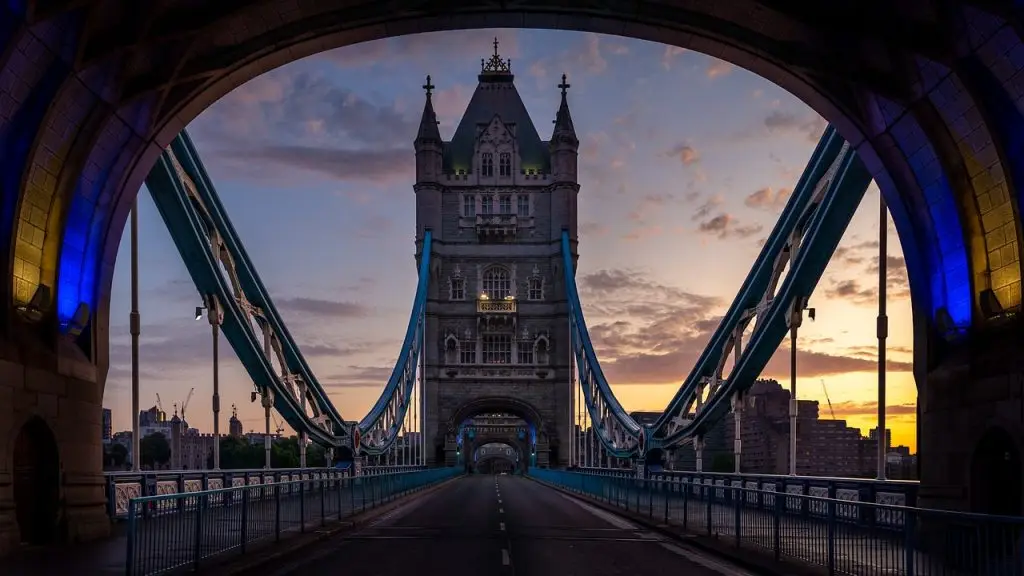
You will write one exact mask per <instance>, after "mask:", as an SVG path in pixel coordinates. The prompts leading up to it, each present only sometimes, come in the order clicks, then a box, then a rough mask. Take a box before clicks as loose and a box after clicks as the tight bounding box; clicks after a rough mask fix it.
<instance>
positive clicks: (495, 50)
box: [494, 36, 498, 56]
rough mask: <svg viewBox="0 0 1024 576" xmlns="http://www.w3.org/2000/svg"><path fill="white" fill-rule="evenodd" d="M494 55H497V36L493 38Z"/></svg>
mask: <svg viewBox="0 0 1024 576" xmlns="http://www.w3.org/2000/svg"><path fill="white" fill-rule="evenodd" d="M494 55H495V56H497V55H498V37H497V36H495V37H494Z"/></svg>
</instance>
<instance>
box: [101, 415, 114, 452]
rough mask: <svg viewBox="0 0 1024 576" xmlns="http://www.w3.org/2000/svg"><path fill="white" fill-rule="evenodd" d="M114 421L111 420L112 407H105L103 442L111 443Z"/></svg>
mask: <svg viewBox="0 0 1024 576" xmlns="http://www.w3.org/2000/svg"><path fill="white" fill-rule="evenodd" d="M112 426H113V423H112V422H111V413H110V408H104V409H103V443H104V444H110V439H111V429H112Z"/></svg>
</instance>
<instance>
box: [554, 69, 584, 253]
mask: <svg viewBox="0 0 1024 576" xmlns="http://www.w3.org/2000/svg"><path fill="white" fill-rule="evenodd" d="M558 87H559V88H560V89H561V90H562V102H561V104H560V105H559V106H558V112H557V113H556V114H555V129H554V131H553V132H552V133H551V140H550V141H549V142H548V149H549V150H550V153H551V179H552V183H551V239H552V240H555V239H557V238H561V236H562V230H563V229H565V228H567V229H568V230H569V236H570V237H571V238H573V239H574V240H575V239H576V228H577V222H576V218H577V216H576V196H577V194H578V193H579V190H580V186H579V184H578V181H577V179H576V177H577V169H576V166H577V156H578V154H579V148H580V140H579V138H577V137H576V128H575V127H574V126H573V124H572V115H571V114H570V113H569V101H568V91H569V83H568V82H567V81H566V76H565V74H562V83H561V84H559V85H558ZM574 250H575V248H574Z"/></svg>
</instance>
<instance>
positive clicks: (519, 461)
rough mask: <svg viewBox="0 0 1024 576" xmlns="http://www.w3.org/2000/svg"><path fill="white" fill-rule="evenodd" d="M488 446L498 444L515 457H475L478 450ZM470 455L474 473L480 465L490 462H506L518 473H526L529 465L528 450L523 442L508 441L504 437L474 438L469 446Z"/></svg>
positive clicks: (488, 455)
mask: <svg viewBox="0 0 1024 576" xmlns="http://www.w3.org/2000/svg"><path fill="white" fill-rule="evenodd" d="M488 444H500V445H503V446H507V447H508V448H511V449H512V451H513V452H515V455H514V456H512V457H509V456H506V455H504V454H487V455H484V456H483V457H481V458H477V457H476V451H477V450H479V449H480V448H482V447H484V446H487V445H488ZM470 449H471V450H472V454H473V456H474V458H473V462H472V467H473V469H474V470H475V471H479V470H480V468H481V467H482V465H483V464H484V463H486V462H488V461H490V460H506V461H508V462H510V463H511V464H512V468H513V469H518V470H520V471H526V470H527V469H528V468H529V463H530V457H529V456H530V448H529V446H527V445H526V444H525V443H524V442H522V441H520V440H518V439H515V440H509V439H508V438H506V437H500V436H487V437H484V438H479V439H477V438H474V440H473V443H472V445H471V448H470Z"/></svg>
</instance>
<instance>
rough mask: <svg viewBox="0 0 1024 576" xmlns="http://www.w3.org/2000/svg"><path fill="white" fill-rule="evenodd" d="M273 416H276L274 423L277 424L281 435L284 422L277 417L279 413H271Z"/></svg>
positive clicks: (278, 433) (278, 432)
mask: <svg viewBox="0 0 1024 576" xmlns="http://www.w3.org/2000/svg"><path fill="white" fill-rule="evenodd" d="M271 416H273V417H274V424H276V425H277V435H278V436H280V435H281V433H282V432H284V423H282V422H281V419H280V418H278V417H277V414H271Z"/></svg>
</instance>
